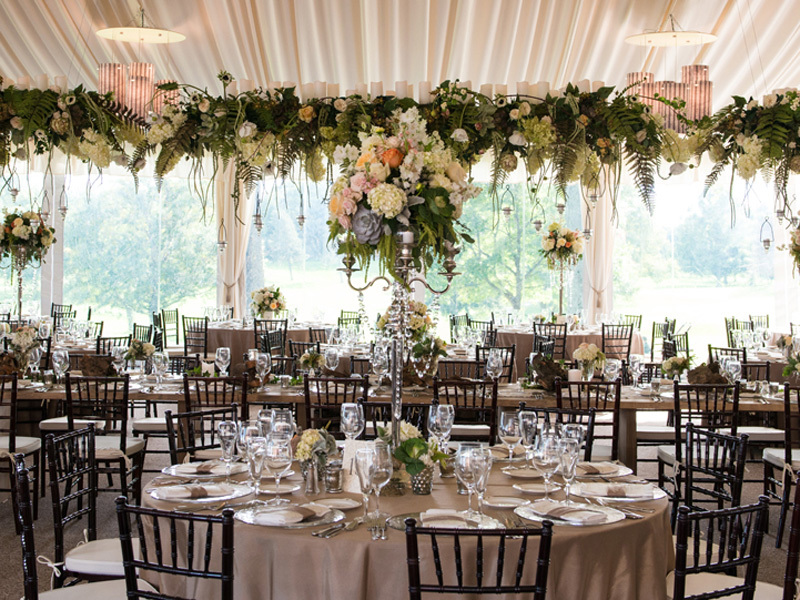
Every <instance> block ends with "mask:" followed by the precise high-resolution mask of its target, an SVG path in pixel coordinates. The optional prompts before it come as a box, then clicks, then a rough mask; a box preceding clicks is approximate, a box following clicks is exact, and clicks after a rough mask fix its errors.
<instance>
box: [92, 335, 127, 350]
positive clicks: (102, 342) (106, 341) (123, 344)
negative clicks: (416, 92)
mask: <svg viewBox="0 0 800 600" xmlns="http://www.w3.org/2000/svg"><path fill="white" fill-rule="evenodd" d="M130 345H131V336H129V335H120V336H116V337H99V338H97V345H96V346H95V354H105V355H108V354H111V350H112V349H113V348H126V349H127V348H128V346H130Z"/></svg>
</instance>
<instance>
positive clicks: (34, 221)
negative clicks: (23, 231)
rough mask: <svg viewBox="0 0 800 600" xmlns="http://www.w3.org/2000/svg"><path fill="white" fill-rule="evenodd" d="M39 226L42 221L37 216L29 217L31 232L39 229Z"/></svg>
mask: <svg viewBox="0 0 800 600" xmlns="http://www.w3.org/2000/svg"><path fill="white" fill-rule="evenodd" d="M41 224H42V221H41V219H40V218H39V215H37V214H34V215H33V216H32V217H31V230H33V231H36V230H37V229H39V225H41Z"/></svg>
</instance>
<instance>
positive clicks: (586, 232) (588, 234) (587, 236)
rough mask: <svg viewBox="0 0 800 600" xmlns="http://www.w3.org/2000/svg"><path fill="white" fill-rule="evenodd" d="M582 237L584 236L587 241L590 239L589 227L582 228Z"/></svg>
mask: <svg viewBox="0 0 800 600" xmlns="http://www.w3.org/2000/svg"><path fill="white" fill-rule="evenodd" d="M583 237H584V238H586V241H587V242H588V241H589V240H590V239H592V230H591V229H589V228H588V227H587V228H586V229H584V230H583Z"/></svg>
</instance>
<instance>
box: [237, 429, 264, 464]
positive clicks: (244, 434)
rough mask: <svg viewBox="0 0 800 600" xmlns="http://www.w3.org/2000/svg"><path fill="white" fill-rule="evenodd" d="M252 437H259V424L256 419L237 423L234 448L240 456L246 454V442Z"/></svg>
mask: <svg viewBox="0 0 800 600" xmlns="http://www.w3.org/2000/svg"><path fill="white" fill-rule="evenodd" d="M254 437H261V426H260V425H259V423H258V421H242V422H240V423H239V431H238V436H237V438H236V449H237V450H238V452H239V456H240V457H244V456H246V453H247V442H248V441H249V440H250V439H251V438H254Z"/></svg>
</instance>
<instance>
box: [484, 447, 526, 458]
mask: <svg viewBox="0 0 800 600" xmlns="http://www.w3.org/2000/svg"><path fill="white" fill-rule="evenodd" d="M492 455H493V456H494V457H495V458H506V459H507V458H508V447H507V446H503V445H502V444H498V445H497V446H492ZM518 456H525V448H524V447H523V446H520V445H517V446H514V457H515V458H516V457H518Z"/></svg>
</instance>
